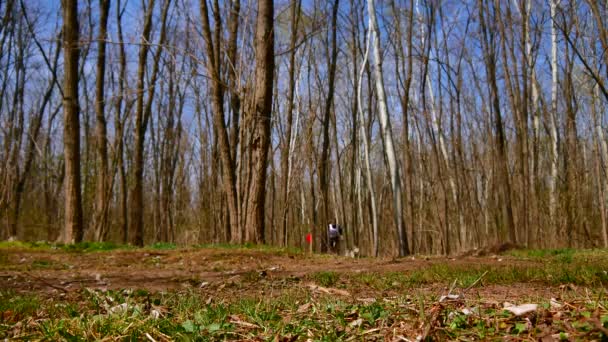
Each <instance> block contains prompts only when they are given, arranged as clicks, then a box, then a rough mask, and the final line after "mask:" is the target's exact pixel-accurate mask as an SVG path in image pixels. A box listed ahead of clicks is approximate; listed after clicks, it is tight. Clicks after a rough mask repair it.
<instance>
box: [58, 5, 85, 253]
mask: <svg viewBox="0 0 608 342" xmlns="http://www.w3.org/2000/svg"><path fill="white" fill-rule="evenodd" d="M61 4H62V7H63V48H64V86H63V123H64V132H63V143H64V148H63V150H64V155H65V228H64V235H63V240H64V242H66V243H74V242H80V241H82V235H83V227H82V199H81V194H80V120H79V106H78V57H79V51H80V48H79V45H78V36H79V32H78V30H79V29H78V1H77V0H62V1H61Z"/></svg>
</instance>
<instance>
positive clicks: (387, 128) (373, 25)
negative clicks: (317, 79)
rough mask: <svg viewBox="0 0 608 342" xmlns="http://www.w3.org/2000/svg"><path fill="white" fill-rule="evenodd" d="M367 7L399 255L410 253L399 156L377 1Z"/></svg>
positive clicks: (370, 2) (369, 2)
mask: <svg viewBox="0 0 608 342" xmlns="http://www.w3.org/2000/svg"><path fill="white" fill-rule="evenodd" d="M367 7H368V12H369V22H370V25H369V27H370V30H371V32H372V35H373V37H374V46H373V48H374V72H375V77H376V82H375V83H376V92H377V93H378V111H379V115H380V128H381V131H382V136H383V140H382V142H383V144H384V153H385V154H386V159H387V160H388V168H389V173H390V177H391V188H392V190H393V203H394V207H393V211H394V212H393V215H394V220H395V225H396V228H397V233H398V236H399V256H405V255H407V254H409V253H410V251H409V245H408V241H407V235H406V234H405V229H404V225H405V224H404V222H403V204H402V197H401V182H400V179H399V177H400V176H399V164H398V161H397V156H396V154H395V147H394V142H393V132H392V127H391V121H390V116H389V113H388V106H387V103H386V95H385V93H384V80H383V74H382V54H381V52H380V31H379V29H378V23H377V21H376V8H375V1H374V0H368V1H367Z"/></svg>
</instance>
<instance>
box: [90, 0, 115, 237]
mask: <svg viewBox="0 0 608 342" xmlns="http://www.w3.org/2000/svg"><path fill="white" fill-rule="evenodd" d="M99 8H100V11H99V37H98V41H97V46H98V48H97V49H98V50H97V69H96V73H97V78H96V83H95V113H96V119H97V126H96V138H97V153H98V156H97V157H98V160H99V164H98V165H97V170H98V173H97V189H96V193H95V196H96V199H95V220H94V221H93V222H94V227H95V229H94V231H95V240H96V241H101V240H102V239H103V237H104V236H105V234H106V233H105V232H106V230H107V229H108V206H109V202H110V201H109V199H110V196H111V193H110V189H109V186H108V185H109V183H110V182H109V172H108V171H109V169H108V147H107V146H108V143H107V140H108V139H107V129H106V117H105V113H104V110H105V96H104V87H105V82H104V80H105V73H106V42H105V39H106V35H107V27H108V12H109V10H110V0H99Z"/></svg>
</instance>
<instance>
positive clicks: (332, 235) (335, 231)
mask: <svg viewBox="0 0 608 342" xmlns="http://www.w3.org/2000/svg"><path fill="white" fill-rule="evenodd" d="M327 236H328V237H329V250H330V251H331V252H332V253H338V244H339V242H340V237H342V227H340V226H339V225H337V224H333V223H330V224H329V227H328V228H327Z"/></svg>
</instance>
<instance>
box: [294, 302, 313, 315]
mask: <svg viewBox="0 0 608 342" xmlns="http://www.w3.org/2000/svg"><path fill="white" fill-rule="evenodd" d="M311 305H312V304H311V303H305V304H302V305H300V307H299V308H298V311H297V313H304V312H306V311H308V309H310V306H311Z"/></svg>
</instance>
